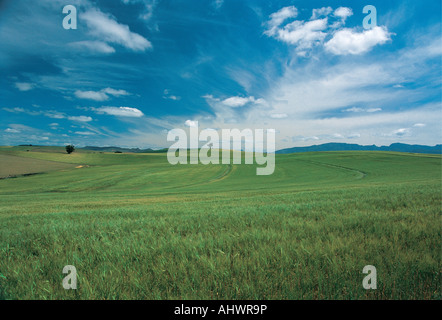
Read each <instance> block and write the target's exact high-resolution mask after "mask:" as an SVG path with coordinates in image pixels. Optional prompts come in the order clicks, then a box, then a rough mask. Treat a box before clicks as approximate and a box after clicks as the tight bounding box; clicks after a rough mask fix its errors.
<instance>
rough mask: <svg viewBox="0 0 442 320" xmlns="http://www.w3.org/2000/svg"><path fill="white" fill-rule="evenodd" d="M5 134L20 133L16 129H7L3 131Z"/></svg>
mask: <svg viewBox="0 0 442 320" xmlns="http://www.w3.org/2000/svg"><path fill="white" fill-rule="evenodd" d="M5 132H7V133H20V132H21V131H20V130H17V129H12V128H7V129H6V130H5Z"/></svg>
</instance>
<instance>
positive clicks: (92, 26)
mask: <svg viewBox="0 0 442 320" xmlns="http://www.w3.org/2000/svg"><path fill="white" fill-rule="evenodd" d="M80 17H81V19H82V20H84V21H85V22H86V24H87V26H88V28H89V33H90V34H91V35H92V36H94V37H96V38H97V39H99V41H103V42H108V43H113V44H119V45H121V46H123V47H125V48H127V49H130V50H132V51H146V50H148V49H151V48H152V44H151V43H150V41H149V40H147V39H146V38H144V37H143V36H141V35H139V34H137V33H134V32H132V31H130V28H129V26H127V25H124V24H120V23H118V21H117V20H116V18H115V17H114V16H112V15H110V14H106V13H103V12H101V11H100V10H99V9H96V8H93V9H90V10H88V11H86V12H84V13H82V14H81V15H80Z"/></svg>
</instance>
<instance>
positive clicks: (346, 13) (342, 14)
mask: <svg viewBox="0 0 442 320" xmlns="http://www.w3.org/2000/svg"><path fill="white" fill-rule="evenodd" d="M333 15H334V16H335V17H339V18H341V19H342V20H344V21H345V20H346V19H347V18H348V17H350V16H352V15H353V11H352V10H351V8H347V7H339V8H338V9H336V10H335V12H334V13H333Z"/></svg>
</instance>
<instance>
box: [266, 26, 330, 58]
mask: <svg viewBox="0 0 442 320" xmlns="http://www.w3.org/2000/svg"><path fill="white" fill-rule="evenodd" d="M326 28H327V18H324V19H317V20H311V21H307V22H304V21H299V20H296V21H293V22H291V23H289V24H287V25H285V26H284V27H283V28H280V29H278V30H277V32H276V33H275V34H274V37H275V38H277V39H278V40H280V41H283V42H286V43H288V44H291V45H295V46H296V48H297V51H298V53H299V54H300V55H305V49H311V48H312V47H313V46H314V45H315V44H318V43H321V42H322V41H323V40H324V39H325V37H326V36H327V33H325V32H323V31H324V30H325V29H326Z"/></svg>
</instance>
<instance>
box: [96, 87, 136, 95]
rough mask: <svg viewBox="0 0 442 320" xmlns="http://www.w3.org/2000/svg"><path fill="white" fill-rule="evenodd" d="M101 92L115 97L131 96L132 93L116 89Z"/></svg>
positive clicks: (106, 89)
mask: <svg viewBox="0 0 442 320" xmlns="http://www.w3.org/2000/svg"><path fill="white" fill-rule="evenodd" d="M101 92H104V93H107V94H110V95H112V96H115V97H119V96H128V95H130V93H129V92H127V91H126V90H116V89H112V88H105V89H103V90H101Z"/></svg>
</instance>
